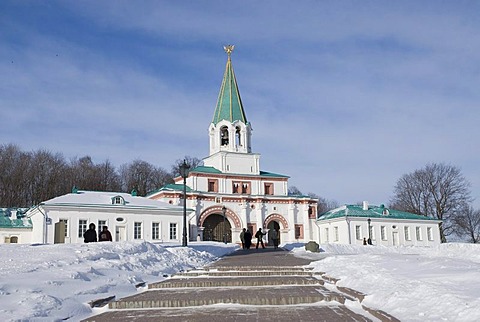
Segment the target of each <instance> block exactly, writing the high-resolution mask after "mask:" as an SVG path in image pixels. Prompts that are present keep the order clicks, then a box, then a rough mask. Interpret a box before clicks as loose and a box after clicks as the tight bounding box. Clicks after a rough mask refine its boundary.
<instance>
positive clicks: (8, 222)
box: [0, 208, 33, 244]
mask: <svg viewBox="0 0 480 322" xmlns="http://www.w3.org/2000/svg"><path fill="white" fill-rule="evenodd" d="M26 210H27V209H17V208H0V244H17V243H22V244H26V243H30V242H31V238H32V229H33V227H32V222H31V220H29V219H28V218H26V217H25V215H24V213H25V211H26Z"/></svg>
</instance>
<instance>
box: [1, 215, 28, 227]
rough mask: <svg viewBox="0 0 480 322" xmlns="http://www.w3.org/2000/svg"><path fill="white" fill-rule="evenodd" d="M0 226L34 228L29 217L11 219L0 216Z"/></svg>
mask: <svg viewBox="0 0 480 322" xmlns="http://www.w3.org/2000/svg"><path fill="white" fill-rule="evenodd" d="M0 228H32V221H31V220H30V219H29V218H28V219H27V218H22V219H11V218H9V217H6V216H0Z"/></svg>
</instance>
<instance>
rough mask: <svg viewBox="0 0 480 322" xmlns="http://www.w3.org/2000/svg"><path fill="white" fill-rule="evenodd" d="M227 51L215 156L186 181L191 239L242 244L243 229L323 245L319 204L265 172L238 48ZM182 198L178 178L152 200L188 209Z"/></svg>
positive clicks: (213, 130)
mask: <svg viewBox="0 0 480 322" xmlns="http://www.w3.org/2000/svg"><path fill="white" fill-rule="evenodd" d="M225 50H226V52H227V54H228V60H227V64H226V68H225V73H224V76H223V81H222V85H221V88H220V93H219V96H218V100H217V105H216V108H215V112H214V115H213V119H212V122H211V123H210V125H209V127H208V142H209V145H210V150H209V156H208V157H206V158H205V159H204V165H203V166H199V167H197V168H195V169H193V170H191V171H190V172H189V174H188V177H187V178H186V185H187V188H186V189H187V207H189V208H192V209H195V212H194V213H192V214H191V215H190V216H189V218H188V235H189V239H190V240H195V239H196V238H197V236H199V237H200V238H201V239H202V240H217V241H222V240H224V238H226V240H227V241H232V242H236V243H238V242H240V239H239V235H240V232H241V230H242V228H249V229H250V231H251V232H252V233H253V234H255V231H256V230H257V229H258V228H263V229H266V230H270V229H276V230H279V232H280V240H281V242H293V241H299V242H303V241H310V240H317V239H318V236H317V232H318V230H317V227H316V225H315V220H316V213H317V199H315V198H311V197H309V196H292V195H288V178H289V177H288V176H286V175H281V174H276V173H272V172H268V171H262V170H261V166H260V154H258V153H253V152H252V126H251V123H250V122H249V121H247V117H246V114H245V111H244V109H243V104H242V100H241V99H240V93H239V91H238V86H237V81H236V78H235V74H234V71H233V67H232V62H231V56H230V55H231V52H232V50H233V46H226V47H225ZM182 193H183V178H182V177H178V178H176V179H175V184H172V185H166V186H164V187H162V188H160V189H159V190H157V191H154V192H152V193H151V194H149V196H148V197H149V198H152V199H155V200H162V201H165V202H168V203H170V204H173V205H182V204H183V199H182ZM223 209H225V210H223ZM224 214H225V217H224ZM267 237H268V236H267ZM267 240H268V239H267Z"/></svg>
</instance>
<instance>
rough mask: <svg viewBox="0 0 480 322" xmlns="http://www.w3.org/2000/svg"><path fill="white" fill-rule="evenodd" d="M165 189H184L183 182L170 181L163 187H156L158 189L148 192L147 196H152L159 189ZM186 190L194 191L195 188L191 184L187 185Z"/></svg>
mask: <svg viewBox="0 0 480 322" xmlns="http://www.w3.org/2000/svg"><path fill="white" fill-rule="evenodd" d="M165 190H169V191H183V184H176V183H169V184H166V185H164V186H163V187H161V188H159V189H156V190H153V191H150V192H149V193H147V198H148V196H151V195H153V194H155V193H157V192H159V191H165ZM185 190H186V192H192V191H194V190H193V189H191V188H190V187H189V186H187V187H186V189H185Z"/></svg>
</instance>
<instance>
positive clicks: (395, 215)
mask: <svg viewBox="0 0 480 322" xmlns="http://www.w3.org/2000/svg"><path fill="white" fill-rule="evenodd" d="M347 216H348V217H365V218H367V217H368V218H385V219H410V220H430V221H431V220H436V219H435V218H431V217H425V216H420V215H416V214H412V213H410V212H405V211H399V210H395V209H390V208H386V207H385V206H384V205H380V206H373V205H369V206H368V209H364V208H363V206H362V205H344V206H341V207H338V208H336V209H332V210H329V211H327V212H324V213H323V214H321V215H320V216H318V218H317V220H318V221H322V220H328V219H334V218H340V217H347Z"/></svg>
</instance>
